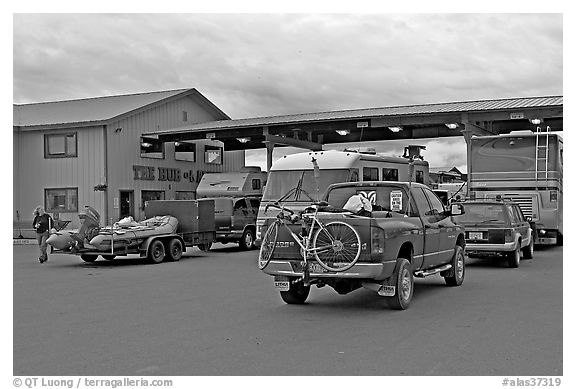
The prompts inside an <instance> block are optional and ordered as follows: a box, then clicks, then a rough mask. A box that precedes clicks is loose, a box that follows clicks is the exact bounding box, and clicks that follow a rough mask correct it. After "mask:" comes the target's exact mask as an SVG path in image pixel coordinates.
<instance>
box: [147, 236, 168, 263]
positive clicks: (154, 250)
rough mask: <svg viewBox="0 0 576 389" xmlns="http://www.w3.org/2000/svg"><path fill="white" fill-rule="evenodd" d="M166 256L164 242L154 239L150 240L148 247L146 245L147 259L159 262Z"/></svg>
mask: <svg viewBox="0 0 576 389" xmlns="http://www.w3.org/2000/svg"><path fill="white" fill-rule="evenodd" d="M165 256H166V250H165V249H164V244H163V243H162V242H161V241H159V240H155V241H154V242H152V244H151V245H150V247H148V259H149V260H150V262H152V263H160V262H162V261H163V260H164V257H165Z"/></svg>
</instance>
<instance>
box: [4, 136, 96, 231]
mask: <svg viewBox="0 0 576 389" xmlns="http://www.w3.org/2000/svg"><path fill="white" fill-rule="evenodd" d="M103 131H104V130H103V128H102V127H90V128H71V129H66V130H52V131H28V132H14V134H13V135H14V155H13V159H14V176H13V180H14V181H13V184H14V190H13V194H14V219H13V220H15V221H16V211H17V210H18V211H19V213H20V215H21V220H22V221H23V222H24V221H30V223H28V224H31V223H32V212H33V211H34V208H35V207H36V206H37V205H43V206H45V204H44V189H47V188H78V209H79V210H81V209H83V208H84V206H85V205H91V206H94V207H95V208H97V209H98V208H100V209H103V206H104V194H103V192H94V190H93V188H94V185H97V184H98V183H100V180H101V178H102V177H104V142H103V133H104V132H103ZM70 132H76V134H77V139H78V149H77V152H78V157H76V158H49V159H45V158H44V134H46V133H50V134H60V133H70ZM60 218H61V219H62V220H72V221H73V223H71V227H72V226H75V225H78V223H79V219H78V214H77V212H74V213H61V214H60Z"/></svg>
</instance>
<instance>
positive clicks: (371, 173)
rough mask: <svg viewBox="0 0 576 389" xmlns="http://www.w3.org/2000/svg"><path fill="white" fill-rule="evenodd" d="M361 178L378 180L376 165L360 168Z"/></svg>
mask: <svg viewBox="0 0 576 389" xmlns="http://www.w3.org/2000/svg"><path fill="white" fill-rule="evenodd" d="M362 180H363V181H378V168H377V167H365V168H364V169H362Z"/></svg>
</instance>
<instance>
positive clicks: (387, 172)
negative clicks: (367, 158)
mask: <svg viewBox="0 0 576 389" xmlns="http://www.w3.org/2000/svg"><path fill="white" fill-rule="evenodd" d="M382 181H398V169H388V168H382Z"/></svg>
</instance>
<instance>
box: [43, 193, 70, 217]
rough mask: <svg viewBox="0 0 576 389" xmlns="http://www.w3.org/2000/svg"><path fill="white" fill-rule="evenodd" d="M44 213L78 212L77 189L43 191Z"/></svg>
mask: <svg viewBox="0 0 576 389" xmlns="http://www.w3.org/2000/svg"><path fill="white" fill-rule="evenodd" d="M44 203H45V204H44V208H45V209H46V212H78V188H51V189H45V190H44Z"/></svg>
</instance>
